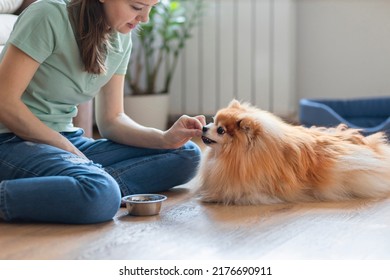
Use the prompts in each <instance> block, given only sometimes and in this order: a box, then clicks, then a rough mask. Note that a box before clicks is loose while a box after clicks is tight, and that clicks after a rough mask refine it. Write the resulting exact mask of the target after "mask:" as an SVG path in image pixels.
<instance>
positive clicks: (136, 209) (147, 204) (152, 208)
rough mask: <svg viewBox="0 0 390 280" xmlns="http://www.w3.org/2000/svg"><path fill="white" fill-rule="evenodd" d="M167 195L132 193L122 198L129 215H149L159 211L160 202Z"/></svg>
mask: <svg viewBox="0 0 390 280" xmlns="http://www.w3.org/2000/svg"><path fill="white" fill-rule="evenodd" d="M166 199H167V197H166V196H165V195H161V194H133V195H128V196H125V197H123V198H122V201H123V202H124V203H125V204H126V208H127V211H128V212H129V215H134V216H151V215H157V214H158V213H160V209H161V204H162V202H163V201H164V200H166Z"/></svg>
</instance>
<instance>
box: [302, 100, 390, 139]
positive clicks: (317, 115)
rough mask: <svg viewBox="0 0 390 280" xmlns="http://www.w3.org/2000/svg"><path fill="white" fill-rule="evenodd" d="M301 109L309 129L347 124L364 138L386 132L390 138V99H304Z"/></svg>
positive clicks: (303, 120) (303, 123) (304, 123)
mask: <svg viewBox="0 0 390 280" xmlns="http://www.w3.org/2000/svg"><path fill="white" fill-rule="evenodd" d="M299 109H300V110H299V121H300V123H301V124H302V125H304V126H307V127H310V126H313V125H314V126H325V127H330V126H337V125H338V124H340V123H344V124H346V125H347V126H348V127H352V128H358V129H362V134H364V135H369V134H372V133H375V132H378V131H384V132H386V134H387V135H388V136H389V138H390V97H373V98H356V99H301V100H300V102H299Z"/></svg>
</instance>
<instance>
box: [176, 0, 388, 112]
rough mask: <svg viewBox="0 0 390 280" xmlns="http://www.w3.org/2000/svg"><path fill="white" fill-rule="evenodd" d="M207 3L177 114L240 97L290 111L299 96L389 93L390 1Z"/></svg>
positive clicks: (184, 62) (179, 85) (190, 46)
mask: <svg viewBox="0 0 390 280" xmlns="http://www.w3.org/2000/svg"><path fill="white" fill-rule="evenodd" d="M204 3H206V5H207V9H206V11H205V14H204V17H203V20H202V23H201V25H200V26H199V27H198V28H196V30H195V32H194V36H193V38H192V39H190V40H189V41H188V42H187V47H186V49H185V51H184V53H183V54H182V56H181V60H180V62H179V66H178V69H177V72H176V73H175V76H174V80H173V84H172V87H171V98H170V114H171V115H180V114H191V115H193V114H206V115H213V114H214V113H215V112H216V111H217V110H218V109H219V108H221V107H223V106H226V105H227V103H228V102H229V101H230V100H231V99H232V98H238V99H242V100H246V101H250V102H252V103H254V104H256V105H257V106H259V107H261V108H263V109H266V110H269V111H272V112H274V113H276V114H279V115H282V116H291V115H292V114H295V113H296V112H297V111H298V102H299V99H300V98H319V97H329V98H351V97H365V96H374V95H375V96H386V95H390V0H205V1H204Z"/></svg>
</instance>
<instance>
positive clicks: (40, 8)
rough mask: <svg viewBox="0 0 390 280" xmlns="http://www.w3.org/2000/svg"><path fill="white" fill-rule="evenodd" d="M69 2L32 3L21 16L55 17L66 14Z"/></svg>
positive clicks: (45, 1)
mask: <svg viewBox="0 0 390 280" xmlns="http://www.w3.org/2000/svg"><path fill="white" fill-rule="evenodd" d="M68 2H69V1H67V0H40V1H36V2H34V3H32V4H31V5H30V6H28V7H27V9H26V10H24V11H23V13H22V14H21V16H23V15H24V14H25V13H26V14H32V13H33V14H36V15H39V16H40V17H53V16H58V14H64V13H65V12H66V11H67V9H66V5H67V3H68Z"/></svg>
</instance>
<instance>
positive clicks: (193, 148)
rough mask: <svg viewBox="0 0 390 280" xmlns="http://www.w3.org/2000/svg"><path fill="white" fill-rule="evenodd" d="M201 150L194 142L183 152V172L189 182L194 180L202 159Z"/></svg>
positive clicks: (186, 146) (184, 148) (187, 144)
mask: <svg viewBox="0 0 390 280" xmlns="http://www.w3.org/2000/svg"><path fill="white" fill-rule="evenodd" d="M201 153H202V152H201V149H200V148H199V146H198V145H196V144H195V143H193V142H191V141H190V142H188V143H186V144H185V145H184V146H183V148H182V151H181V156H182V162H181V163H180V165H181V172H183V173H186V177H187V180H186V181H188V180H190V179H192V177H193V176H194V175H195V173H196V171H197V169H198V167H199V164H200V159H201Z"/></svg>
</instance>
